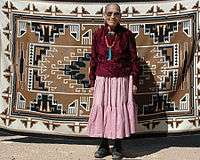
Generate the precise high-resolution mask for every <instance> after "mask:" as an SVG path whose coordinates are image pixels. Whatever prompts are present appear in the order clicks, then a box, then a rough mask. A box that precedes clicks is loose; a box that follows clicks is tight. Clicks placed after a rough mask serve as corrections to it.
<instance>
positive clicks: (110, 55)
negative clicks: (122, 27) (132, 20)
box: [105, 34, 117, 60]
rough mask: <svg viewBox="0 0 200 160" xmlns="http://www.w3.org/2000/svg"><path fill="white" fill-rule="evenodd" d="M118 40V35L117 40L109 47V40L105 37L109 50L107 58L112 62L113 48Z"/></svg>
mask: <svg viewBox="0 0 200 160" xmlns="http://www.w3.org/2000/svg"><path fill="white" fill-rule="evenodd" d="M116 40H117V34H116V35H115V39H114V41H113V43H112V45H109V44H108V39H107V37H106V36H105V41H106V46H107V48H108V53H107V57H108V58H107V60H111V59H112V47H113V46H114V45H115V43H116Z"/></svg>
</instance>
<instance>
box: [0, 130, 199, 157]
mask: <svg viewBox="0 0 200 160" xmlns="http://www.w3.org/2000/svg"><path fill="white" fill-rule="evenodd" d="M98 143H99V140H98V139H91V138H72V137H65V138H63V137H62V138H58V137H55V138H54V137H51V138H46V137H35V136H22V135H15V134H11V133H7V132H2V131H0V160H93V159H95V158H94V157H93V154H94V152H95V150H96V149H97V144H98ZM111 145H112V142H111ZM123 148H124V151H123V152H124V155H125V158H123V159H124V160H126V159H132V160H200V134H193V135H181V136H168V137H154V138H136V139H126V140H124V142H123ZM104 159H105V160H111V159H112V157H111V156H108V157H106V158H104Z"/></svg>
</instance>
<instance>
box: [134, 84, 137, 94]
mask: <svg viewBox="0 0 200 160" xmlns="http://www.w3.org/2000/svg"><path fill="white" fill-rule="evenodd" d="M136 92H137V86H136V85H133V94H135V93H136Z"/></svg>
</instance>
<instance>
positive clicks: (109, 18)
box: [104, 5, 121, 28]
mask: <svg viewBox="0 0 200 160" xmlns="http://www.w3.org/2000/svg"><path fill="white" fill-rule="evenodd" d="M104 19H105V22H106V23H107V24H108V26H110V27H111V28H114V27H116V26H117V24H118V23H119V22H120V20H121V13H120V10H119V8H118V6H116V5H109V6H108V7H107V9H106V11H105V14H104Z"/></svg>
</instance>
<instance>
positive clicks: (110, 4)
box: [105, 3, 121, 13]
mask: <svg viewBox="0 0 200 160" xmlns="http://www.w3.org/2000/svg"><path fill="white" fill-rule="evenodd" d="M112 5H114V6H117V8H118V9H119V12H121V8H120V6H119V4H117V3H109V4H107V5H106V6H105V13H106V11H107V9H108V7H109V6H112Z"/></svg>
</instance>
